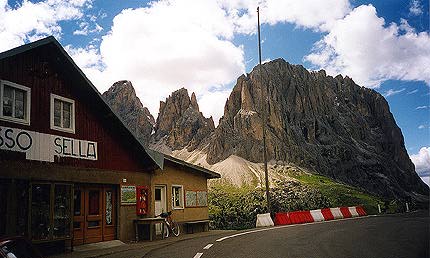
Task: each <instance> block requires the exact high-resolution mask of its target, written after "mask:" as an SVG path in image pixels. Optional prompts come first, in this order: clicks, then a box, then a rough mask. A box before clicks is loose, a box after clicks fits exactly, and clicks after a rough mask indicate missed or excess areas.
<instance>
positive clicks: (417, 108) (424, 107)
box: [415, 106, 429, 110]
mask: <svg viewBox="0 0 430 258" xmlns="http://www.w3.org/2000/svg"><path fill="white" fill-rule="evenodd" d="M428 107H429V106H418V107H416V108H415V109H416V110H419V109H427V108H428Z"/></svg>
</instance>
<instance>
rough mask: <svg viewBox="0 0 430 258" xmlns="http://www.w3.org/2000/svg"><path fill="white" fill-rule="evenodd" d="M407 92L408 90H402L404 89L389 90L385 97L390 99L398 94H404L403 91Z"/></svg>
mask: <svg viewBox="0 0 430 258" xmlns="http://www.w3.org/2000/svg"><path fill="white" fill-rule="evenodd" d="M405 90H406V88H402V89H400V90H394V89H389V90H388V91H387V92H385V93H384V94H383V95H384V97H386V98H387V97H390V96H393V95H397V94H399V93H401V92H403V91H405Z"/></svg>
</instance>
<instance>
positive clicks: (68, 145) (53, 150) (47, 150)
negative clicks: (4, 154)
mask: <svg viewBox="0 0 430 258" xmlns="http://www.w3.org/2000/svg"><path fill="white" fill-rule="evenodd" d="M0 150H9V151H18V152H25V154H26V159H28V160H39V161H48V162H54V156H59V157H69V158H76V159H88V160H97V158H98V157H97V142H92V141H85V140H77V139H73V138H67V137H63V136H58V135H51V134H44V133H38V132H32V131H26V130H22V129H16V128H8V127H3V126H0Z"/></svg>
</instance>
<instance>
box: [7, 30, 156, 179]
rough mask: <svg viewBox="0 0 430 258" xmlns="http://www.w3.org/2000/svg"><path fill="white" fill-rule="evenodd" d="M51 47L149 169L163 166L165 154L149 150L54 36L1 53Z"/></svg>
mask: <svg viewBox="0 0 430 258" xmlns="http://www.w3.org/2000/svg"><path fill="white" fill-rule="evenodd" d="M46 46H49V47H51V49H52V51H56V52H57V53H58V59H57V60H56V65H58V66H60V69H67V70H66V71H68V73H74V74H73V75H77V78H78V79H76V80H77V81H78V82H79V83H76V84H75V85H76V86H75V87H80V88H79V90H81V91H83V92H85V93H86V94H88V95H89V96H92V97H93V99H92V100H94V101H97V102H98V103H97V104H99V105H98V106H97V107H98V108H99V109H100V111H101V112H102V113H103V114H104V118H105V119H107V120H109V122H111V124H112V125H113V126H114V128H115V129H116V130H118V132H119V133H121V135H125V136H126V137H127V138H128V139H129V141H131V143H133V144H132V146H133V147H134V148H137V150H138V151H141V152H142V153H143V156H142V161H143V162H144V163H145V164H147V169H148V170H153V169H156V168H157V167H159V168H161V169H162V168H163V155H162V154H160V153H156V152H153V151H150V150H148V149H147V148H146V147H145V146H143V145H142V144H141V142H140V141H139V140H138V138H137V137H136V135H135V134H134V133H133V132H132V131H131V130H130V129H129V128H128V126H127V125H126V124H125V123H124V121H123V120H122V119H121V118H120V116H119V115H117V114H116V112H115V111H113V110H112V108H111V107H110V106H109V104H107V102H106V101H105V100H104V98H103V97H102V95H101V94H100V92H99V91H98V90H97V88H96V87H95V86H94V85H93V84H92V82H91V81H90V80H89V79H88V78H87V76H86V75H85V74H84V73H83V72H82V70H81V69H80V68H79V67H78V66H77V65H76V63H75V62H74V61H73V59H72V58H71V57H70V56H69V54H67V52H66V51H65V50H64V48H63V47H62V46H61V44H60V43H59V42H58V41H57V40H56V39H55V38H54V37H53V36H49V37H47V38H44V39H41V40H38V41H35V42H32V43H29V44H26V45H23V46H19V47H17V48H13V49H11V50H8V51H5V52H2V53H0V60H2V59H6V58H10V57H13V56H16V55H19V54H22V53H25V52H27V51H32V50H34V49H37V48H39V47H46Z"/></svg>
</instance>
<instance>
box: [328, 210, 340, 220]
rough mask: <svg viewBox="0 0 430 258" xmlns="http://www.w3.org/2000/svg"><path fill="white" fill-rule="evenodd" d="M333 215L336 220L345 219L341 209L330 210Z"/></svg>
mask: <svg viewBox="0 0 430 258" xmlns="http://www.w3.org/2000/svg"><path fill="white" fill-rule="evenodd" d="M330 211H331V214H333V217H334V219H343V215H342V212H340V208H330Z"/></svg>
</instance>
